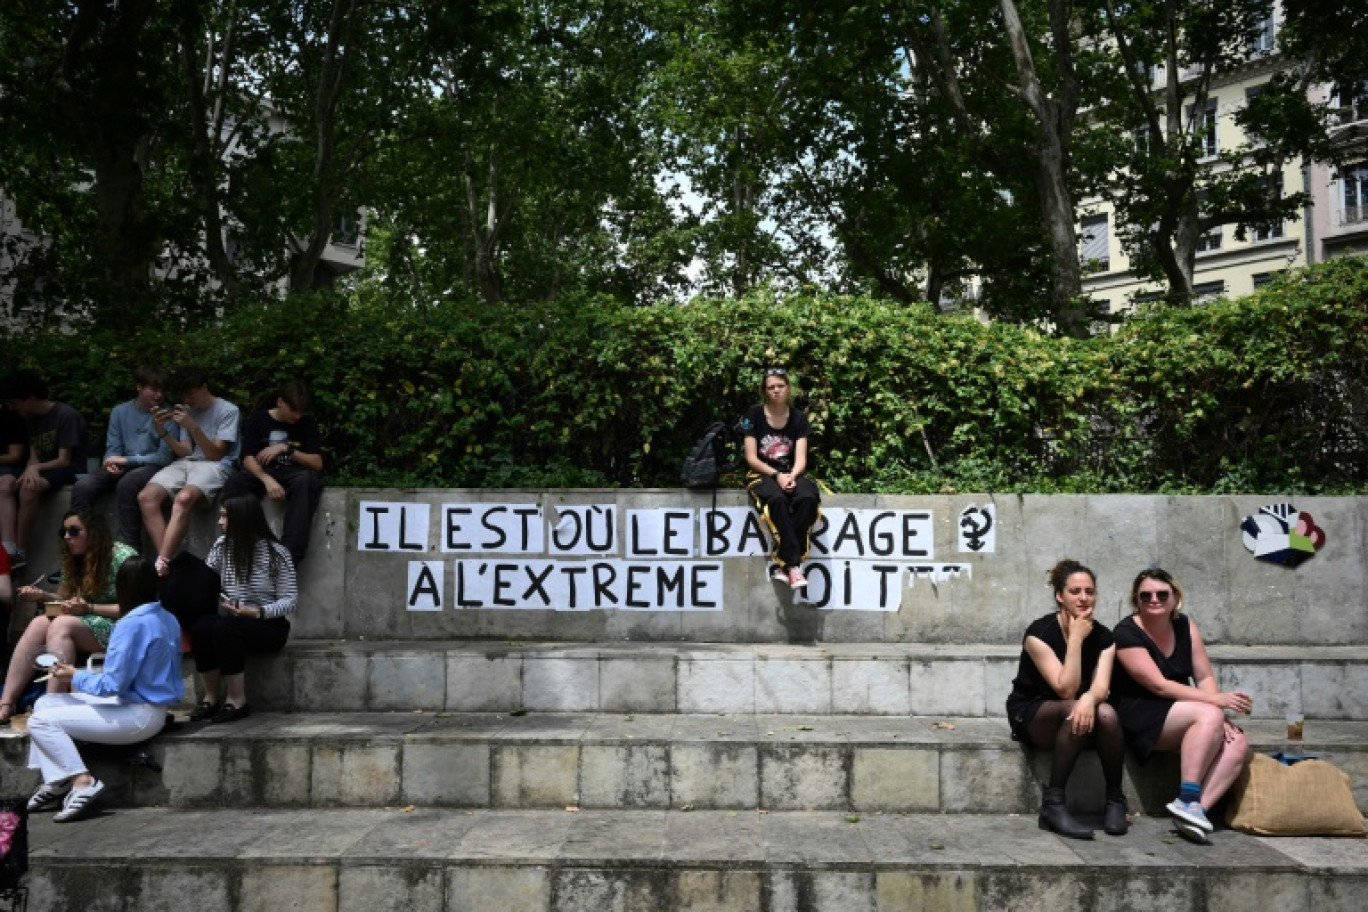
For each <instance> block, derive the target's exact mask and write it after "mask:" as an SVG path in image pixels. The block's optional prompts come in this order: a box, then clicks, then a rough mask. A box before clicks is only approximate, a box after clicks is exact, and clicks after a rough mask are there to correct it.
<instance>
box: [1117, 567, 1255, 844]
mask: <svg viewBox="0 0 1368 912" xmlns="http://www.w3.org/2000/svg"><path fill="white" fill-rule="evenodd" d="M1131 606H1132V608H1134V612H1135V613H1134V614H1132V615H1131V616H1130V617H1128V618H1126V619H1125V620H1123V621H1122V622H1121V623H1119V624H1117V625H1116V630H1115V636H1116V657H1117V660H1118V662H1119V667H1118V668H1117V672H1116V677H1115V680H1114V681H1113V682H1112V702H1113V703H1114V704H1115V705H1116V708H1117V710H1118V712H1120V714H1121V726H1122V728H1123V730H1124V731H1125V734H1126V743H1127V744H1129V745H1130V748H1131V750H1133V751H1134V752H1135V753H1136V755H1137V756H1138V757H1139V758H1140V762H1141V763H1144V762H1146V761H1148V760H1149V758H1150V756H1151V755H1152V754H1153V753H1154V752H1155V751H1156V750H1159V751H1172V752H1174V753H1177V754H1178V764H1179V774H1180V776H1181V779H1182V781H1181V783H1180V785H1179V788H1178V797H1177V798H1175V799H1174V800H1173V801H1172V802H1171V803H1170V804H1169V805H1168V811H1169V813H1170V814H1172V815H1173V816H1174V817H1175V818H1177V819H1178V821H1179V829H1180V832H1184V834H1185V835H1189V836H1196V837H1198V838H1201V839H1205V838H1206V834H1207V833H1210V832H1211V831H1212V826H1211V822H1210V821H1209V820H1208V819H1207V811H1209V810H1210V809H1211V807H1212V806H1213V805H1214V804H1215V803H1216V802H1217V801H1219V800H1220V799H1221V796H1222V795H1224V794H1225V793H1226V790H1227V789H1229V788H1230V786H1231V785H1232V784H1233V783H1234V782H1235V780H1236V778H1237V777H1238V776H1239V775H1240V771H1241V770H1242V769H1243V768H1244V763H1245V758H1246V756H1247V755H1248V754H1249V743H1248V742H1247V741H1246V740H1245V736H1244V733H1243V732H1242V731H1240V729H1239V728H1237V727H1236V726H1234V725H1232V724H1231V723H1230V722H1228V721H1226V717H1225V712H1226V710H1231V711H1233V712H1238V713H1247V712H1249V711H1250V709H1251V708H1252V706H1253V701H1252V700H1251V699H1250V697H1249V694H1246V693H1243V692H1241V691H1222V690H1221V689H1220V688H1219V687H1218V686H1217V685H1216V675H1215V674H1214V673H1213V672H1212V670H1211V660H1210V659H1208V658H1207V651H1206V645H1205V644H1204V643H1203V642H1202V635H1201V633H1199V632H1198V630H1197V625H1196V624H1194V623H1193V622H1192V621H1191V620H1189V619H1188V618H1187V617H1185V616H1184V615H1183V614H1182V610H1183V590H1182V588H1181V587H1180V586H1179V585H1178V583H1177V582H1176V581H1175V580H1174V579H1173V577H1171V576H1170V575H1169V574H1168V572H1167V571H1165V570H1160V569H1159V568H1157V567H1153V568H1150V569H1149V570H1145V571H1143V572H1141V573H1140V575H1138V576H1137V577H1136V578H1135V582H1134V583H1133V584H1132V585H1131Z"/></svg>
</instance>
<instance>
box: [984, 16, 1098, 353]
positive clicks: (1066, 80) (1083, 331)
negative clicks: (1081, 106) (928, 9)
mask: <svg viewBox="0 0 1368 912" xmlns="http://www.w3.org/2000/svg"><path fill="white" fill-rule="evenodd" d="M1001 6H1002V19H1003V27H1004V29H1005V30H1006V32H1007V41H1008V44H1009V45H1010V46H1011V49H1012V59H1013V60H1014V61H1015V63H1016V70H1017V91H1018V94H1019V95H1020V97H1021V99H1022V101H1023V102H1024V103H1025V105H1026V106H1027V108H1029V109H1030V111H1031V113H1032V114H1034V115H1035V118H1036V123H1037V124H1038V126H1039V133H1038V135H1037V145H1036V149H1035V158H1036V187H1037V192H1038V194H1039V199H1040V214H1041V220H1042V221H1043V222H1044V225H1045V230H1046V233H1047V235H1048V237H1049V244H1050V261H1051V267H1052V271H1051V282H1050V299H1051V300H1050V303H1051V308H1050V310H1051V312H1052V313H1054V314H1055V320H1056V322H1057V325H1058V326H1059V328H1060V329H1061V330H1062V331H1063V332H1064V333H1066V334H1067V335H1070V336H1075V337H1086V336H1087V335H1088V324H1087V318H1086V314H1085V313H1084V311H1083V308H1081V307H1080V306H1079V304H1080V298H1081V297H1082V294H1083V271H1082V268H1081V266H1080V264H1079V260H1078V233H1077V231H1076V230H1075V227H1074V224H1075V220H1076V219H1077V213H1076V212H1075V210H1074V203H1073V193H1072V191H1071V190H1070V189H1069V179H1068V174H1069V151H1068V144H1069V139H1070V133H1071V131H1072V129H1073V119H1074V112H1075V111H1076V110H1077V97H1078V90H1077V85H1076V81H1075V79H1074V71H1073V56H1072V54H1073V52H1072V44H1071V42H1070V40H1069V34H1068V13H1067V10H1066V8H1065V4H1064V3H1063V2H1062V0H1050V22H1051V34H1052V37H1053V40H1054V44H1055V56H1056V58H1057V60H1058V61H1059V64H1060V70H1061V86H1060V93H1059V94H1060V98H1058V99H1055V98H1051V97H1049V96H1047V95H1046V93H1045V91H1044V89H1043V88H1042V87H1041V84H1040V78H1039V76H1038V75H1037V74H1036V69H1035V62H1034V60H1033V59H1032V56H1031V47H1030V43H1029V41H1028V39H1027V36H1026V31H1025V28H1024V27H1023V26H1022V24H1021V16H1020V15H1019V14H1018V12H1017V8H1016V4H1015V3H1013V2H1012V0H1001Z"/></svg>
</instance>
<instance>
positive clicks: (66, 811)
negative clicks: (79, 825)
mask: <svg viewBox="0 0 1368 912" xmlns="http://www.w3.org/2000/svg"><path fill="white" fill-rule="evenodd" d="M103 791H104V783H103V782H101V781H100V780H99V779H96V780H95V781H94V782H92V783H90V785H87V786H86V787H85V788H74V789H72V790H71V791H70V793H68V794H67V796H66V801H65V802H63V803H62V809H61V810H60V811H58V812H57V813H56V814H54V815H53V816H52V819H53V820H55V821H56V822H57V823H66V822H67V821H68V820H80V819H81V818H82V817H84V816H85V815H86V814H88V813H90V811H91V809H92V807H91V806H92V805H93V804H94V802H95V799H96V798H98V797H99V795H100V793H101V792H103Z"/></svg>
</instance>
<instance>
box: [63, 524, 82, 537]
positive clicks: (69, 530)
mask: <svg viewBox="0 0 1368 912" xmlns="http://www.w3.org/2000/svg"><path fill="white" fill-rule="evenodd" d="M84 531H85V529H82V528H81V527H80V526H62V531H60V532H58V533H57V537H58V538H75V537H76V536H78V535H80V534H81V533H82V532H84Z"/></svg>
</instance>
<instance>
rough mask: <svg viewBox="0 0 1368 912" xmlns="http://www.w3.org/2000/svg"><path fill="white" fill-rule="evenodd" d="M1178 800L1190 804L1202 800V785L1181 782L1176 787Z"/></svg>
mask: <svg viewBox="0 0 1368 912" xmlns="http://www.w3.org/2000/svg"><path fill="white" fill-rule="evenodd" d="M1178 800H1179V801H1181V802H1183V803H1185V804H1191V803H1192V802H1194V801H1201V800H1202V784H1201V783H1200V782H1183V783H1180V784H1179V785H1178Z"/></svg>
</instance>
